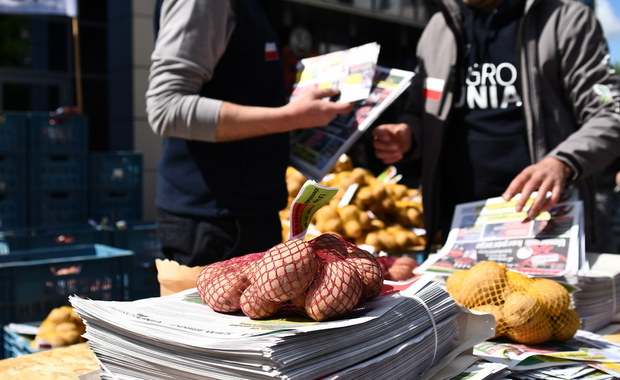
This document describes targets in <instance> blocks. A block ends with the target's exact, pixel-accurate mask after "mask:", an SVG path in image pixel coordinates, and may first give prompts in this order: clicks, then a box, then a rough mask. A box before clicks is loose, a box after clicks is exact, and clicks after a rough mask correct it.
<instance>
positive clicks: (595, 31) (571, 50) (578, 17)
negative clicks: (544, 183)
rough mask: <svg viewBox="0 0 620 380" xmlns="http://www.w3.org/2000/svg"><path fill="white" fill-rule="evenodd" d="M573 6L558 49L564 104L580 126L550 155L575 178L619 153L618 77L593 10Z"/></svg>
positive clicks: (583, 175) (588, 172)
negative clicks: (571, 170) (569, 168)
mask: <svg viewBox="0 0 620 380" xmlns="http://www.w3.org/2000/svg"><path fill="white" fill-rule="evenodd" d="M574 8H576V9H577V11H576V12H574V13H571V16H572V17H570V18H567V19H566V22H565V23H563V29H562V30H561V31H560V35H561V36H563V37H564V38H562V39H561V40H560V41H559V46H558V47H557V48H558V50H559V51H560V52H561V60H562V67H563V68H564V69H563V70H564V71H563V72H562V73H561V75H562V76H561V77H562V78H563V81H564V88H566V89H568V94H567V100H568V102H569V103H570V104H572V106H573V110H574V118H575V119H576V120H577V123H578V125H580V127H579V129H578V130H577V131H575V132H574V133H572V134H571V135H570V136H569V137H568V138H566V140H564V141H563V142H562V143H560V144H559V145H558V146H557V147H555V148H554V149H553V150H552V151H551V152H550V153H549V155H550V156H554V157H557V158H558V159H560V160H562V161H564V162H566V163H567V164H568V165H569V166H571V167H572V168H573V170H574V172H575V176H574V178H572V179H573V180H575V179H578V178H581V177H587V176H590V175H591V174H593V173H596V172H598V171H600V170H601V169H603V168H604V167H605V166H607V165H608V164H609V163H611V162H613V160H614V159H616V157H618V155H619V154H620V76H618V75H617V74H616V73H615V72H614V70H613V68H612V67H611V64H610V61H609V50H608V48H607V42H606V40H605V39H604V37H603V33H602V29H601V27H600V25H599V24H598V21H597V20H596V19H595V17H594V15H593V12H592V11H591V10H590V9H589V8H587V7H585V6H583V5H582V4H579V6H575V7H574Z"/></svg>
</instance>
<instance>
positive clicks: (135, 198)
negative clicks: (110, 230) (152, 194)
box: [89, 187, 142, 222]
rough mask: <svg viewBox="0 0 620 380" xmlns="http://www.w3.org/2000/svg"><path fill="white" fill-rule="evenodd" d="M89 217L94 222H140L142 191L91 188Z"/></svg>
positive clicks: (137, 188)
mask: <svg viewBox="0 0 620 380" xmlns="http://www.w3.org/2000/svg"><path fill="white" fill-rule="evenodd" d="M89 204H90V207H89V217H90V218H91V219H93V220H95V221H101V220H104V219H106V220H108V221H111V222H116V221H119V220H124V221H138V220H142V189H141V188H139V187H135V188H118V189H104V188H91V189H90V200H89Z"/></svg>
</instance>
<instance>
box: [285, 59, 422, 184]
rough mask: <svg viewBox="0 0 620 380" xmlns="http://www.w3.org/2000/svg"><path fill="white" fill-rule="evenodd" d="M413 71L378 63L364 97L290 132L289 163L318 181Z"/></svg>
mask: <svg viewBox="0 0 620 380" xmlns="http://www.w3.org/2000/svg"><path fill="white" fill-rule="evenodd" d="M412 78H413V73H412V72H410V71H405V70H399V69H389V68H385V67H381V66H378V67H377V70H376V73H375V74H374V77H373V81H372V90H371V92H370V94H369V95H368V97H366V98H364V99H363V100H360V101H359V102H357V103H356V105H355V107H354V108H353V110H352V111H351V112H350V113H348V114H346V115H338V116H337V117H335V118H334V119H333V120H332V121H331V122H330V123H329V124H328V125H326V126H322V127H317V128H310V129H303V130H298V131H295V132H293V133H292V135H291V155H290V158H291V164H292V165H293V166H294V167H295V168H296V169H297V170H299V171H300V172H301V173H303V174H304V175H305V176H306V177H307V178H311V179H314V180H316V181H319V182H320V181H321V180H322V179H323V177H324V176H325V175H326V174H327V173H329V171H330V170H331V169H332V168H333V167H334V165H335V164H336V162H337V161H338V158H339V157H340V156H341V155H342V154H344V153H346V152H347V151H348V150H349V149H350V148H351V146H353V144H354V143H355V142H356V141H357V140H358V139H359V138H360V137H361V136H362V135H363V134H364V132H366V130H368V128H369V127H370V126H371V125H372V123H374V122H375V120H377V118H378V117H379V116H380V115H381V114H382V113H383V112H384V111H385V110H386V108H387V107H388V106H389V105H390V104H392V103H393V102H394V101H395V100H396V99H397V98H398V97H399V96H400V95H401V94H402V93H403V92H404V91H405V90H406V89H407V88H408V87H409V85H410V84H411V79H412Z"/></svg>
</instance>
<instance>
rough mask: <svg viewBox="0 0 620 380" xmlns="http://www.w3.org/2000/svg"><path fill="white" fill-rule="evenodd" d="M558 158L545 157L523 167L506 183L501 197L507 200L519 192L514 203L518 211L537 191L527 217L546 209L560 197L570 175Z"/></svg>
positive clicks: (534, 215)
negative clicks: (518, 196)
mask: <svg viewBox="0 0 620 380" xmlns="http://www.w3.org/2000/svg"><path fill="white" fill-rule="evenodd" d="M567 169H568V167H567V166H566V165H565V164H564V163H563V162H561V161H560V160H558V159H555V158H552V157H547V158H545V159H543V160H542V161H540V162H539V163H537V164H534V165H530V166H528V167H527V168H525V169H523V171H521V173H519V174H518V175H517V176H516V177H515V178H514V179H513V180H512V182H511V183H510V185H508V187H507V188H506V191H505V192H504V194H502V198H504V200H506V201H508V200H510V199H512V198H513V197H514V196H515V195H517V194H519V193H520V194H521V196H520V198H519V199H518V200H517V203H516V205H515V210H516V211H517V212H520V211H522V210H523V208H524V207H525V204H526V202H527V201H528V200H529V198H530V197H531V196H532V194H533V193H534V192H538V194H537V195H536V197H535V198H534V200H533V201H532V204H531V206H530V208H529V209H528V212H527V216H528V218H534V217H536V215H538V214H539V213H540V212H542V211H548V210H549V209H551V208H552V207H553V206H554V205H556V204H557V203H558V202H559V201H560V198H561V194H562V191H563V190H564V187H565V185H566V182H567V177H568V176H569V175H570V169H568V170H567Z"/></svg>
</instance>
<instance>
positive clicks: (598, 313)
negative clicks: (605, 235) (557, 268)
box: [565, 253, 620, 331]
mask: <svg viewBox="0 0 620 380" xmlns="http://www.w3.org/2000/svg"><path fill="white" fill-rule="evenodd" d="M565 281H566V282H568V283H570V284H571V285H573V286H574V287H575V288H576V291H574V292H573V293H572V297H573V302H574V304H575V309H576V310H577V312H578V313H579V317H580V318H581V328H582V329H584V330H587V331H597V330H600V329H602V328H604V327H606V326H607V325H608V324H610V323H611V322H613V321H614V320H615V318H616V316H617V315H618V313H620V263H619V262H618V255H617V254H611V253H586V264H585V265H584V267H583V268H582V270H581V271H580V272H579V275H578V276H575V277H567V278H566V279H565Z"/></svg>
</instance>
